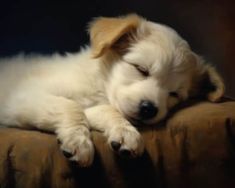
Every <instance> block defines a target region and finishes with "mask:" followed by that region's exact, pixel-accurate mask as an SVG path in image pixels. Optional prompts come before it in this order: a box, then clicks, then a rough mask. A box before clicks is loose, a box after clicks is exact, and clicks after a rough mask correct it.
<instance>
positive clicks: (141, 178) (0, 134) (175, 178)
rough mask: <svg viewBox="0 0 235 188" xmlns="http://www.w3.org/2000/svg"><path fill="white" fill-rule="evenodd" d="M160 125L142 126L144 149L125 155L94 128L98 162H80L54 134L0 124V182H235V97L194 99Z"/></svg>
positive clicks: (217, 187) (97, 187) (101, 186)
mask: <svg viewBox="0 0 235 188" xmlns="http://www.w3.org/2000/svg"><path fill="white" fill-rule="evenodd" d="M180 108H182V109H177V110H175V111H174V112H172V114H171V115H170V117H168V118H167V120H166V121H164V122H162V123H160V124H159V125H158V126H156V127H150V128H141V129H142V130H140V131H141V132H142V135H143V137H144V140H145V144H146V151H145V153H144V155H143V156H142V157H140V158H137V159H132V160H130V159H122V158H120V157H118V156H116V155H115V154H114V153H113V152H112V151H111V149H110V148H109V147H108V146H107V143H106V140H105V139H104V137H103V136H102V134H101V133H98V132H94V133H93V139H94V143H95V146H96V156H95V160H94V164H93V165H92V166H91V167H90V168H86V169H82V168H79V167H78V166H77V165H76V163H71V162H68V161H67V160H66V159H65V157H64V156H63V155H62V154H61V152H60V150H59V147H58V144H57V141H56V138H55V136H54V135H51V134H47V133H43V132H39V131H28V130H18V129H13V128H12V129H10V128H1V129H0V188H6V187H9V188H14V187H18V188H26V187H27V188H38V187H42V188H47V187H48V188H49V187H51V188H57V187H58V188H60V187H61V188H70V187H78V188H82V187H86V188H88V187H89V188H90V187H94V188H105V187H117V188H121V187H145V188H151V187H169V188H170V187H173V188H175V187H181V188H184V187H187V188H190V187H200V188H201V187H207V188H208V187H211V188H222V187H226V188H233V187H235V124H234V122H235V102H233V101H231V100H228V99H225V100H224V101H223V102H221V103H216V104H213V103H209V102H205V101H204V102H202V101H201V102H200V101H197V102H196V101H191V102H189V103H188V104H187V106H186V105H185V106H182V107H180Z"/></svg>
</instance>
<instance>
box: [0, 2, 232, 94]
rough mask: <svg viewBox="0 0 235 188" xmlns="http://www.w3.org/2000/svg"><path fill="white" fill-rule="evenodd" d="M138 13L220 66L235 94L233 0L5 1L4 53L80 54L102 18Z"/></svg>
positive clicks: (1, 8) (0, 40) (1, 11)
mask: <svg viewBox="0 0 235 188" xmlns="http://www.w3.org/2000/svg"><path fill="white" fill-rule="evenodd" d="M130 12H136V13H138V14H141V15H142V16H144V17H146V18H148V19H150V20H152V21H156V22H161V23H164V24H167V25H170V26H172V27H173V28H175V29H176V30H177V31H178V32H179V33H180V34H181V35H182V36H183V37H184V38H185V39H186V40H188V41H189V43H190V44H191V46H192V48H193V49H194V50H195V51H196V52H197V53H200V54H201V55H203V56H204V57H205V58H206V59H207V60H208V61H210V62H212V63H213V64H215V65H216V66H217V68H218V69H219V71H220V72H221V73H222V75H223V76H224V78H225V81H226V85H227V94H229V95H231V96H235V87H234V84H233V83H235V75H234V74H235V62H234V60H235V57H234V54H235V47H234V44H235V39H234V33H235V24H234V23H235V19H234V16H235V3H233V1H232V0H221V1H219V0H195V1H192V0H175V1H174V0H171V1H170V0H118V1H114V0H93V1H92V0H57V1H56V0H51V1H50V0H47V1H46V0H5V1H3V0H1V1H0V57H4V56H9V55H13V54H16V53H19V52H25V53H31V52H34V53H43V54H50V53H53V52H60V53H63V52H66V51H68V52H74V51H78V50H79V46H81V45H84V44H86V43H88V41H89V37H88V35H87V32H86V25H87V22H88V21H89V20H91V19H92V18H93V17H97V16H117V15H122V14H127V13H130Z"/></svg>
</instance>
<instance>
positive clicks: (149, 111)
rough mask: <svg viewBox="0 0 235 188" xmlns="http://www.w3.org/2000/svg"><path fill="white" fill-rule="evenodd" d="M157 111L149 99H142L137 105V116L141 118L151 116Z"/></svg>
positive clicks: (149, 117)
mask: <svg viewBox="0 0 235 188" xmlns="http://www.w3.org/2000/svg"><path fill="white" fill-rule="evenodd" d="M157 112H158V109H157V107H155V106H154V104H153V103H152V102H151V101H142V102H141V103H140V106H139V117H140V118H141V119H143V120H146V119H151V118H153V117H154V116H155V115H156V114H157Z"/></svg>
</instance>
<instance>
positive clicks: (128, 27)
mask: <svg viewBox="0 0 235 188" xmlns="http://www.w3.org/2000/svg"><path fill="white" fill-rule="evenodd" d="M141 20H142V18H141V17H139V16H138V15H136V14H130V15H127V16H125V17H119V18H105V17H100V18H96V19H95V20H94V21H92V22H91V23H90V25H89V33H90V40H91V47H92V54H93V57H94V58H98V57H101V56H102V55H103V54H104V53H105V52H106V51H107V50H109V49H111V48H114V49H115V50H118V51H120V52H121V53H122V52H123V51H124V50H125V49H126V48H127V45H128V44H129V42H130V41H129V40H133V37H132V36H133V32H135V30H136V28H137V27H138V26H139V24H140V22H141Z"/></svg>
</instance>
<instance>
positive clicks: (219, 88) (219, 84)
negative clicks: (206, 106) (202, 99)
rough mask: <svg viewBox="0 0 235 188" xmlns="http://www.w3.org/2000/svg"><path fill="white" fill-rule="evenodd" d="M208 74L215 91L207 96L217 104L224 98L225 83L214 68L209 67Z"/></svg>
mask: <svg viewBox="0 0 235 188" xmlns="http://www.w3.org/2000/svg"><path fill="white" fill-rule="evenodd" d="M207 73H208V76H209V78H210V81H211V83H212V84H213V85H214V86H215V90H214V91H211V92H209V93H208V95H207V98H208V99H209V100H210V101H212V102H216V101H218V100H219V99H220V98H221V97H223V95H224V93H225V86H224V82H223V80H222V78H221V76H220V75H219V74H218V73H217V71H216V70H215V68H214V67H211V66H208V67H207Z"/></svg>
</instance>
